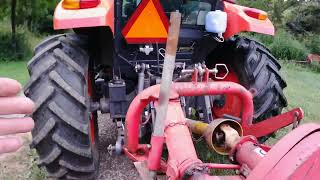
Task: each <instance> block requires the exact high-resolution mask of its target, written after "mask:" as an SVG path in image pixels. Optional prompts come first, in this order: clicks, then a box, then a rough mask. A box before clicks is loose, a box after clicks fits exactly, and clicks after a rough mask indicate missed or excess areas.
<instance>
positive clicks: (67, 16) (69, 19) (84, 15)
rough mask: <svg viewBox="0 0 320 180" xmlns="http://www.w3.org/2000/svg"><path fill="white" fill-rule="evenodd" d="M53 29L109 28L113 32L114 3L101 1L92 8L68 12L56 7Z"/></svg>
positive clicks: (107, 0)
mask: <svg viewBox="0 0 320 180" xmlns="http://www.w3.org/2000/svg"><path fill="white" fill-rule="evenodd" d="M53 25H54V29H56V30H58V29H73V28H82V27H97V26H109V27H110V28H111V30H112V31H113V32H114V1H109V0H101V3H100V4H99V5H98V6H97V7H94V8H89V9H77V10H69V9H64V8H63V7H62V1H61V2H60V3H59V4H58V6H57V7H56V10H55V13H54V18H53Z"/></svg>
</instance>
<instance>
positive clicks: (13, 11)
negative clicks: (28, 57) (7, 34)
mask: <svg viewBox="0 0 320 180" xmlns="http://www.w3.org/2000/svg"><path fill="white" fill-rule="evenodd" d="M16 7H17V0H11V32H12V38H11V41H12V46H13V48H14V49H15V50H16V47H17V41H16Z"/></svg>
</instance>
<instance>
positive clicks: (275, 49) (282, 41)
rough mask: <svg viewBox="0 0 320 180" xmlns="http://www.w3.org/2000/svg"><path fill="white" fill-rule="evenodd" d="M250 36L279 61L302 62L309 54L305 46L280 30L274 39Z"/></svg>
mask: <svg viewBox="0 0 320 180" xmlns="http://www.w3.org/2000/svg"><path fill="white" fill-rule="evenodd" d="M248 36H249V37H251V38H253V39H255V40H257V41H259V42H261V43H263V44H264V45H266V46H267V47H268V48H269V49H270V50H271V53H272V54H273V55H274V56H275V57H276V58H277V59H283V60H300V61H302V60H305V59H306V57H307V54H308V52H309V50H308V49H307V48H306V47H305V45H304V44H302V43H301V42H299V41H298V40H296V39H295V37H294V36H292V35H291V34H290V33H288V32H286V31H284V30H279V31H278V32H277V33H276V35H275V36H274V37H272V36H267V35H260V34H252V33H250V34H248Z"/></svg>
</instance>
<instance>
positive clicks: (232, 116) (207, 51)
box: [25, 0, 303, 179]
mask: <svg viewBox="0 0 320 180" xmlns="http://www.w3.org/2000/svg"><path fill="white" fill-rule="evenodd" d="M174 11H179V12H180V13H181V22H180V21H177V22H174V21H173V22H171V23H170V22H169V16H170V13H171V12H174ZM175 23H178V25H179V26H178V28H179V29H178V33H177V32H176V34H175V36H172V38H173V39H172V38H171V39H170V38H168V36H169V33H170V32H169V31H170V30H169V26H170V24H171V26H173V25H174V24H175ZM176 25H177V24H176ZM54 28H55V29H57V30H58V29H72V30H73V32H72V33H68V34H61V35H55V36H52V37H49V38H47V39H46V40H44V41H43V42H42V43H40V44H39V45H38V46H37V47H36V48H35V56H34V57H33V58H32V60H31V61H30V62H29V63H28V70H29V74H30V77H31V78H30V81H29V82H28V84H27V85H26V87H25V94H26V96H28V97H30V98H31V99H32V100H34V101H35V102H36V109H35V111H34V113H33V118H34V120H35V124H36V126H35V129H34V130H33V132H32V136H33V140H32V144H31V146H32V147H34V148H35V149H36V150H37V153H38V154H39V157H40V158H39V164H40V166H44V167H45V168H46V169H47V172H48V175H49V176H51V177H55V178H61V179H91V178H94V177H96V175H97V172H98V166H99V151H98V149H97V145H98V143H99V137H98V124H97V112H98V111H100V112H101V113H109V114H110V118H111V119H112V120H113V122H114V123H116V124H117V128H118V139H117V142H116V144H115V145H112V146H110V147H109V149H110V150H112V151H115V152H116V153H117V154H121V153H126V155H128V156H129V157H130V158H131V159H133V160H135V161H144V160H146V159H148V158H150V156H151V155H152V154H153V155H155V154H157V153H158V155H159V151H158V152H157V153H155V154H154V152H149V150H150V145H151V147H152V148H151V149H156V148H153V147H155V146H156V145H154V144H153V143H154V142H155V141H157V140H156V139H157V138H154V134H155V132H154V131H155V129H157V127H160V126H161V127H162V131H164V129H165V130H168V128H164V126H163V124H161V123H160V125H159V126H156V124H157V122H158V123H159V122H160V120H159V121H157V120H156V119H157V118H158V117H160V116H161V117H162V116H163V114H167V113H168V115H169V116H172V118H173V119H179V118H181V117H182V116H183V117H185V118H187V119H197V121H198V122H202V123H205V124H211V123H213V122H218V121H217V120H219V119H228V121H227V122H232V123H231V124H233V123H234V124H236V125H235V126H237V125H239V124H241V127H239V128H238V133H239V135H241V133H242V134H243V135H254V136H255V137H259V140H260V142H261V141H264V140H265V139H266V138H267V137H268V136H269V135H270V134H272V133H273V132H275V131H276V130H277V129H279V128H282V127H284V126H287V125H288V124H290V123H292V122H297V121H298V120H300V119H301V118H302V116H303V113H302V111H301V110H300V109H295V110H294V111H290V112H288V113H287V114H283V115H280V114H281V111H282V109H283V108H284V107H286V106H287V100H286V98H285V96H284V94H283V89H284V88H285V87H286V82H285V81H284V79H283V78H282V77H281V75H280V73H279V70H280V68H281V67H280V65H279V63H278V62H277V60H276V59H275V57H274V56H272V54H271V53H270V51H269V50H268V49H267V48H266V47H265V46H264V45H262V44H261V43H259V42H256V41H254V40H251V39H249V38H246V37H242V36H240V35H237V34H238V33H240V32H244V31H248V32H257V33H262V34H268V35H274V26H273V25H272V23H271V21H270V20H269V19H268V15H267V13H266V12H264V11H261V10H258V9H254V8H249V7H243V6H240V5H237V4H235V2H234V1H231V0H225V1H223V0H179V1H168V0H142V1H141V0H62V1H61V2H60V3H59V4H58V6H57V8H56V11H55V14H54ZM167 40H168V43H167V48H166V42H167ZM174 40H175V41H176V44H177V45H176V46H175V45H173V46H172V45H171V46H169V44H170V43H169V42H170V41H174ZM173 44H174V43H173ZM170 55H172V56H170ZM170 57H171V59H174V64H173V65H172V66H168V67H169V70H170V71H172V72H173V74H171V75H170V73H169V75H168V76H164V74H168V73H164V72H165V71H166V70H168V68H167V69H166V68H165V67H166V66H165V62H166V61H164V60H165V58H169V60H170ZM168 62H169V61H168ZM162 76H163V77H170V78H169V80H170V83H171V82H172V81H173V82H174V84H173V85H172V87H170V83H169V86H168V87H169V88H170V89H171V90H170V89H166V90H167V92H168V93H169V95H168V94H167V96H168V97H167V98H169V99H168V101H167V103H166V104H167V105H168V103H169V105H168V108H167V110H166V111H164V112H160V110H158V107H160V106H161V103H157V99H158V97H159V91H160V90H159V89H160V86H159V85H158V84H160V83H164V82H168V79H163V78H162ZM171 80H172V81H171ZM160 96H161V93H160ZM139 98H140V99H139ZM131 102H132V103H131ZM141 102H143V103H141ZM160 102H161V101H160ZM130 104H131V105H130ZM129 105H130V107H129ZM169 112H171V114H170V113H169ZM176 113H178V115H177V114H176ZM161 114H162V115H161ZM278 115H279V116H278ZM185 118H184V120H182V121H181V122H180V125H181V126H183V125H185V126H187V125H188V122H189V121H186V120H185ZM270 118H271V119H270ZM265 119H270V121H269V123H266V122H267V121H268V120H267V121H263V120H265ZM282 119H284V120H282ZM162 122H163V120H162ZM190 122H191V121H190ZM270 122H272V123H270ZM106 123H107V122H106ZM256 123H257V124H256ZM178 124H179V122H178ZM270 124H271V125H270ZM167 125H168V126H169V127H171V126H173V127H174V125H175V124H174V123H173V124H170V123H169V124H167ZM273 125H276V126H275V127H273ZM188 126H191V125H190V124H189V125H188ZM166 127H167V126H166ZM240 129H241V130H240ZM162 131H160V132H161V133H162V135H163V133H164V132H162ZM180 131H181V135H182V134H184V133H186V132H185V131H184V130H181V129H180V130H177V132H180ZM195 132H197V131H196V130H195ZM201 132H202V131H201ZM161 133H160V134H161ZM219 133H220V135H221V131H220V130H219ZM219 133H218V134H217V136H218V135H219ZM189 136H190V135H188V134H186V135H184V136H183V137H184V138H188V137H189ZM225 136H226V135H225ZM159 137H163V136H159ZM221 139H224V137H223V136H222V137H220V141H221V143H222V142H225V141H224V140H221ZM150 140H151V143H149V142H150ZM218 140H219V138H218V139H217V142H218ZM142 141H143V142H148V143H146V144H144V145H142V144H139V142H142ZM159 142H162V144H163V139H162V138H158V144H161V143H159ZM182 142H183V141H182ZM191 143H192V142H191ZM255 143H257V142H255ZM166 144H167V146H168V148H169V146H170V145H169V142H166ZM222 144H223V143H222ZM153 145H154V146H153ZM224 146H225V145H224ZM233 146H234V144H233V145H230V148H232V147H233ZM160 147H162V146H160V145H159V148H160ZM192 147H193V146H192ZM159 148H158V150H159ZM160 150H162V149H161V148H160ZM228 152H229V151H228ZM142 154H144V155H142ZM148 154H150V156H148ZM153 158H155V157H153ZM157 158H158V160H154V161H153V162H154V164H153V165H154V166H153V167H152V168H151V167H150V168H149V170H154V171H156V170H159V171H160V169H161V168H164V169H168V168H167V167H168V163H167V164H166V163H165V162H160V161H159V157H158V156H157V157H156V158H155V159H157ZM195 158H196V157H195ZM159 163H160V164H161V165H160V164H159ZM197 163H200V161H197ZM163 164H166V165H164V166H162V165H163ZM191 164H192V163H191ZM188 165H190V164H188ZM170 167H171V166H170ZM192 167H193V169H197V167H196V166H194V164H192ZM201 167H202V166H201ZM233 167H234V166H233ZM159 168H160V169H159ZM188 168H189V167H187V164H186V166H185V168H182V169H178V171H176V170H177V169H173V171H174V173H177V172H178V174H175V175H176V176H175V177H176V178H182V177H186V176H187V173H186V172H189V171H186V170H190V171H191V170H192V168H191V169H190V168H189V169H188ZM236 168H238V166H237V167H236ZM199 172H200V171H199ZM174 173H173V174H174Z"/></svg>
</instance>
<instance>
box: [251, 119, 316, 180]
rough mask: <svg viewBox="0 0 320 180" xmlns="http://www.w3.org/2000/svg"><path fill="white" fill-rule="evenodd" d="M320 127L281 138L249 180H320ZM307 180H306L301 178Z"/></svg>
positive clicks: (306, 126)
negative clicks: (297, 178)
mask: <svg viewBox="0 0 320 180" xmlns="http://www.w3.org/2000/svg"><path fill="white" fill-rule="evenodd" d="M319 132H320V125H319V124H313V123H310V124H306V125H303V126H301V127H299V128H297V129H295V130H293V131H292V132H291V133H290V134H288V135H286V136H285V137H284V138H282V139H281V140H280V141H279V142H278V143H277V144H276V145H275V146H273V148H272V149H271V150H270V151H269V152H268V153H267V155H266V156H265V157H264V158H263V160H262V161H260V163H259V164H258V165H257V166H256V168H254V170H253V171H252V172H251V173H250V176H249V177H248V180H255V179H257V178H258V177H259V179H289V178H291V177H302V176H304V175H305V177H310V178H307V179H320V173H319V169H317V170H315V169H314V167H319V166H320V165H319V163H320V162H319V156H318V153H319V152H320V141H319V139H320V133H319ZM302 179H305V178H302Z"/></svg>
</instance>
